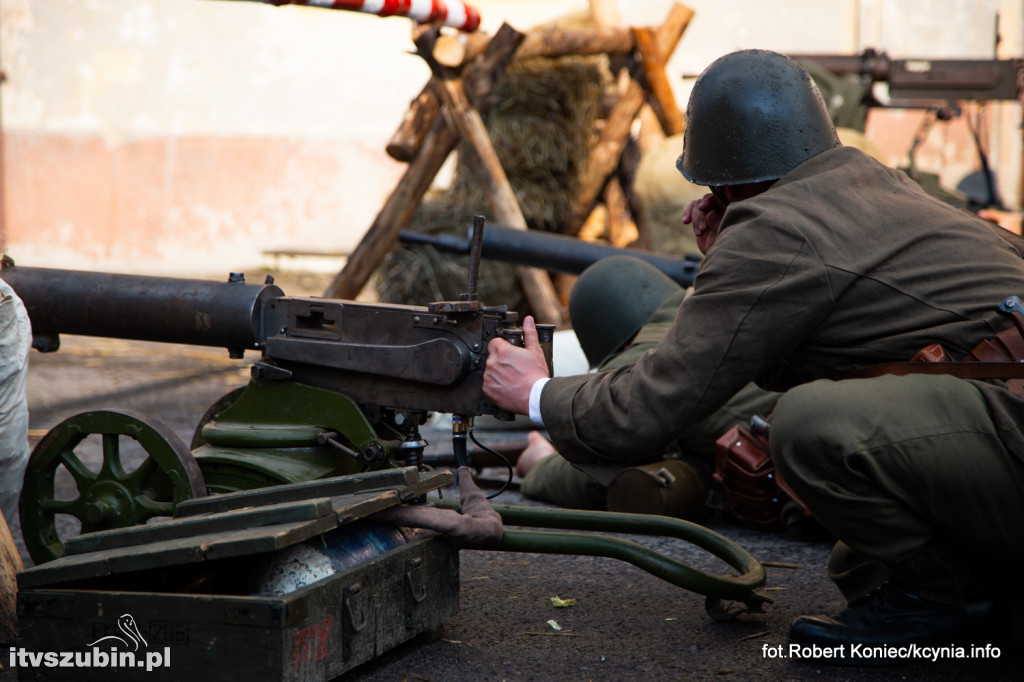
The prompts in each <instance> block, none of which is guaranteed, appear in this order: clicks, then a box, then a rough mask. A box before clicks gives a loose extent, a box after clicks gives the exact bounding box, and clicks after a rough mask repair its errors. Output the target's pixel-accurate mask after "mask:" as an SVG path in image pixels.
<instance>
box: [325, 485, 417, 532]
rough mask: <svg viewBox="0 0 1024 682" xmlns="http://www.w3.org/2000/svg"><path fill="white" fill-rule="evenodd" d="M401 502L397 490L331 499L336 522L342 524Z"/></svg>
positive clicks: (395, 505)
mask: <svg viewBox="0 0 1024 682" xmlns="http://www.w3.org/2000/svg"><path fill="white" fill-rule="evenodd" d="M400 504H402V498H401V497H400V496H399V494H398V491H397V490H386V491H384V492H378V493H363V494H361V495H344V496H342V497H335V498H333V499H332V500H331V505H332V506H333V507H334V513H335V514H337V518H338V524H339V525H342V526H344V525H345V524H347V523H352V522H353V521H356V520H358V519H363V518H366V517H367V516H370V515H371V514H376V513H377V512H379V511H384V510H385V509H390V508H391V507H397V506H398V505H400Z"/></svg>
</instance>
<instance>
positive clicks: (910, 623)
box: [789, 583, 995, 665]
mask: <svg viewBox="0 0 1024 682" xmlns="http://www.w3.org/2000/svg"><path fill="white" fill-rule="evenodd" d="M994 625H995V608H994V604H993V602H992V601H990V600H984V601H972V602H969V603H967V604H966V606H965V607H964V608H958V607H956V606H951V605H949V604H943V603H941V602H935V601H930V600H928V599H924V598H922V597H918V596H917V595H915V594H911V593H910V592H907V591H906V590H904V589H903V588H901V587H899V586H897V585H894V584H893V583H886V584H885V585H882V586H881V587H879V588H878V589H876V590H874V591H873V592H871V593H870V594H868V595H866V596H864V597H859V598H857V599H854V600H853V601H851V602H850V603H849V604H848V605H847V608H846V609H844V610H843V611H841V612H840V613H839V615H837V616H835V617H834V618H833V617H829V616H801V617H799V618H797V619H796V620H794V621H793V624H792V625H791V626H790V628H789V641H790V642H791V643H792V644H796V645H801V646H803V647H808V649H807V652H806V653H807V655H806V656H801V657H802V658H811V659H814V660H816V661H817V662H819V663H825V662H830V663H835V664H840V665H886V664H900V663H910V662H913V661H914V660H915V659H922V660H923V659H924V658H925V657H927V652H921V651H920V649H919V647H946V646H955V645H956V643H957V642H962V641H964V640H966V639H969V638H972V637H975V636H978V635H982V634H984V633H986V632H989V631H991V630H992V629H993V628H994Z"/></svg>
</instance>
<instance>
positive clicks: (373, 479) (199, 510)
mask: <svg viewBox="0 0 1024 682" xmlns="http://www.w3.org/2000/svg"><path fill="white" fill-rule="evenodd" d="M419 480H420V474H419V472H418V471H417V470H416V467H399V468H397V469H381V470H379V471H368V472H366V473H362V474H351V475H348V476H335V477H333V478H321V479H317V480H315V481H303V482H302V483H290V484H288V485H276V486H273V487H270V488H260V489H258V490H242V491H239V492H236V493H224V494H222V495H211V496H209V497H197V498H195V499H192V500H186V501H185V502H182V503H181V504H179V505H178V506H177V508H176V509H175V517H177V518H184V517H187V516H195V515H197V514H214V513H219V512H226V511H231V510H232V509H242V508H244V507H260V506H265V505H268V504H282V503H285V502H297V501H301V500H308V499H311V498H321V497H337V496H338V495H347V494H349V493H355V492H360V491H369V490H379V489H382V488H400V487H404V486H407V485H410V484H412V483H416V482H417V481H419ZM442 485H443V484H442Z"/></svg>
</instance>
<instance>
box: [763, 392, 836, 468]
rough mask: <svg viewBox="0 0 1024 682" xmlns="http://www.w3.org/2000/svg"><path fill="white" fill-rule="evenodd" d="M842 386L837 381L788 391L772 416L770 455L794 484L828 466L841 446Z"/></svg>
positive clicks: (780, 399)
mask: <svg viewBox="0 0 1024 682" xmlns="http://www.w3.org/2000/svg"><path fill="white" fill-rule="evenodd" d="M843 399H844V394H843V390H842V387H841V386H840V385H839V384H838V383H836V382H834V381H815V382H812V383H809V384H803V385H801V386H797V387H796V388H793V389H791V390H789V391H787V392H786V393H785V394H783V396H782V397H781V398H779V401H778V403H777V404H776V406H775V410H774V411H773V412H772V416H771V453H772V459H773V460H774V461H775V465H776V466H777V467H778V469H779V471H780V473H781V474H782V476H783V477H784V478H785V479H786V480H787V481H788V482H790V483H791V484H792V483H793V482H795V479H800V478H804V477H806V476H807V475H808V473H810V472H813V471H815V470H817V469H818V468H820V467H822V466H827V462H826V460H827V459H828V456H829V455H828V453H830V452H835V451H836V448H835V447H833V446H834V445H836V444H837V443H838V438H837V432H836V420H837V416H839V415H842V414H843V413H844V408H842V407H841V406H840V403H841V402H842V401H843Z"/></svg>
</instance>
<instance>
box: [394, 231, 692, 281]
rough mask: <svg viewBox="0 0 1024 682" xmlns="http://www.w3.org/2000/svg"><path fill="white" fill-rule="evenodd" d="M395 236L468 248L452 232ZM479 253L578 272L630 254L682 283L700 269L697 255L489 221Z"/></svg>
mask: <svg viewBox="0 0 1024 682" xmlns="http://www.w3.org/2000/svg"><path fill="white" fill-rule="evenodd" d="M398 238H399V239H400V240H401V241H402V242H404V243H407V244H429V245H431V246H433V247H434V248H436V249H437V250H439V251H444V252H447V253H458V254H467V253H469V251H470V241H469V239H461V238H459V237H456V236H453V235H427V234H421V233H419V232H413V231H410V230H402V231H401V232H400V233H399V235H398ZM482 253H483V257H484V258H489V259H491V260H498V261H502V262H505V263H513V264H515V265H528V266H531V267H537V268H543V269H545V270H554V271H556V272H566V273H569V274H573V275H578V274H579V273H581V272H583V271H584V270H585V269H587V267H588V266H590V265H592V264H593V263H595V262H597V261H599V260H601V259H602V258H607V257H608V256H615V255H624V256H633V257H634V258H639V259H640V260H642V261H645V262H647V263H649V264H651V265H653V266H654V267H656V268H658V269H659V270H661V271H662V272H664V273H665V274H666V275H668V276H669V277H671V278H672V279H674V280H675V281H676V282H678V283H679V284H680V285H682V286H684V287H688V286H690V285H691V284H693V279H694V277H696V276H697V272H698V271H699V270H700V262H699V260H698V259H699V256H696V255H695V256H694V257H693V258H691V257H690V256H687V258H685V259H682V258H673V257H671V256H662V255H660V254H657V253H652V252H650V251H643V250H640V249H619V248H616V247H614V246H609V245H605V244H595V243H593V242H585V241H583V240H581V239H575V238H573V237H567V236H565V235H559V234H552V233H550V232H541V231H539V230H516V229H513V228H511V227H505V226H503V225H495V224H493V223H491V224H488V226H487V230H485V231H484V234H483V244H482Z"/></svg>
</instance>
